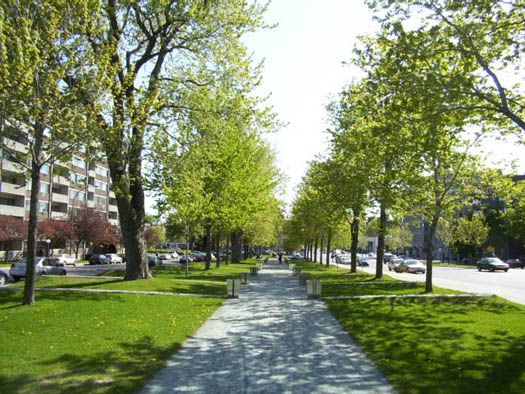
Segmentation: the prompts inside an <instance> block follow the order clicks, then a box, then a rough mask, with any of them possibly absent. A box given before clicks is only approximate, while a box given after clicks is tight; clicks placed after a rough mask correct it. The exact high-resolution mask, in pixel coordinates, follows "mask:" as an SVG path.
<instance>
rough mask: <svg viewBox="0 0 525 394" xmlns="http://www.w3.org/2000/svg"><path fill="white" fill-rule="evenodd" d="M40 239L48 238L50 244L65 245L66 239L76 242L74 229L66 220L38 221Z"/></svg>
mask: <svg viewBox="0 0 525 394" xmlns="http://www.w3.org/2000/svg"><path fill="white" fill-rule="evenodd" d="M38 235H39V237H40V240H41V241H43V240H47V239H49V240H50V245H51V244H53V245H66V244H67V242H68V241H71V242H76V240H77V238H76V234H75V229H74V228H73V226H72V225H71V222H69V221H67V220H56V219H45V220H42V221H41V222H39V223H38Z"/></svg>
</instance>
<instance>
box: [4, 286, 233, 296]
mask: <svg viewBox="0 0 525 394" xmlns="http://www.w3.org/2000/svg"><path fill="white" fill-rule="evenodd" d="M23 290H24V289H23V288H13V287H8V288H5V287H4V288H1V289H0V291H23ZM35 290H36V291H66V292H67V291H71V292H77V293H112V294H143V295H165V296H176V297H200V298H227V296H225V295H222V296H221V295H210V294H193V293H170V292H164V291H140V290H109V289H108V290H100V289H75V288H66V287H45V288H36V289H35Z"/></svg>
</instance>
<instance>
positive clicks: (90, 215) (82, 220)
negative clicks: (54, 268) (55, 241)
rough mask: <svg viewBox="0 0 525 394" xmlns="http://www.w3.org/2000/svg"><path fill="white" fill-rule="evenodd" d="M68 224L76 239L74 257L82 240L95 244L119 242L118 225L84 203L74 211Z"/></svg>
mask: <svg viewBox="0 0 525 394" xmlns="http://www.w3.org/2000/svg"><path fill="white" fill-rule="evenodd" d="M70 224H71V227H72V229H73V232H74V234H75V239H76V241H75V248H76V249H75V255H76V258H78V250H79V248H80V245H81V244H82V242H84V243H85V244H95V245H97V244H117V243H119V242H120V237H119V232H118V227H117V226H115V225H112V224H111V223H110V222H109V220H108V219H107V218H106V215H105V214H104V213H102V212H100V211H97V210H95V209H93V208H88V207H87V206H85V205H84V206H83V207H81V208H80V209H77V210H75V211H74V213H73V215H72V218H71V220H70Z"/></svg>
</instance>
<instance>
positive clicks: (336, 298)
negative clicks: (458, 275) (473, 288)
mask: <svg viewBox="0 0 525 394" xmlns="http://www.w3.org/2000/svg"><path fill="white" fill-rule="evenodd" d="M491 297H495V295H494V294H485V293H477V294H476V293H472V294H378V295H362V296H334V297H321V299H323V300H368V299H381V298H491Z"/></svg>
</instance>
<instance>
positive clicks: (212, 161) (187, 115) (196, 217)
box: [151, 59, 281, 243]
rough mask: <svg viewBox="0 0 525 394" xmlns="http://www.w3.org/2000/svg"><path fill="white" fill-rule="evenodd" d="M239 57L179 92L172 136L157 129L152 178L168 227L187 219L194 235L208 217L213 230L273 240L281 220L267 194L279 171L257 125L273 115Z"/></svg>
mask: <svg viewBox="0 0 525 394" xmlns="http://www.w3.org/2000/svg"><path fill="white" fill-rule="evenodd" d="M239 61H240V62H241V63H232V64H225V65H222V68H221V69H220V70H216V73H215V75H207V77H208V78H209V79H210V81H209V83H208V84H206V85H204V86H190V87H188V88H187V89H185V90H182V91H181V92H179V95H180V96H183V99H182V101H183V102H184V105H185V107H186V110H184V111H181V112H179V113H178V126H177V127H178V138H172V137H171V136H170V135H168V134H166V133H163V132H161V133H159V134H157V135H156V139H155V143H154V149H153V159H152V160H153V161H154V162H155V163H156V168H155V169H154V172H153V177H152V180H151V184H152V185H153V186H156V191H157V193H158V198H159V206H160V207H161V209H162V210H163V211H164V212H169V213H170V220H169V221H170V223H171V226H172V228H173V230H174V233H180V232H181V231H180V229H179V230H177V227H179V228H180V227H184V226H187V227H189V228H191V229H192V230H191V231H192V234H194V235H198V234H199V233H202V231H203V225H204V224H205V223H210V224H211V225H212V228H213V230H215V231H216V232H220V231H223V232H225V233H229V232H232V231H238V230H243V231H244V232H245V233H246V235H247V236H248V237H249V238H251V240H252V241H253V242H256V243H259V242H260V243H267V242H273V241H274V240H275V237H276V230H277V228H276V226H277V225H278V222H279V221H280V220H281V213H280V207H279V205H280V203H279V202H278V201H277V200H276V199H275V198H274V197H273V193H274V191H275V188H276V186H277V184H278V182H279V180H280V179H279V174H278V171H277V169H276V167H275V164H274V157H273V152H272V151H271V150H270V148H269V147H268V145H267V144H266V143H265V142H264V141H263V140H262V138H261V133H263V132H268V131H271V130H273V129H274V128H275V127H276V123H275V120H274V116H273V114H272V113H271V112H270V111H269V110H268V109H266V108H263V109H260V108H259V107H260V104H261V103H260V100H259V99H257V98H254V97H252V91H253V89H254V88H255V87H256V86H257V79H256V76H257V74H252V70H251V69H250V67H249V63H248V62H247V61H245V60H242V59H239ZM199 72H200V73H201V74H203V75H206V70H202V69H199ZM177 223H178V224H177Z"/></svg>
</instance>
